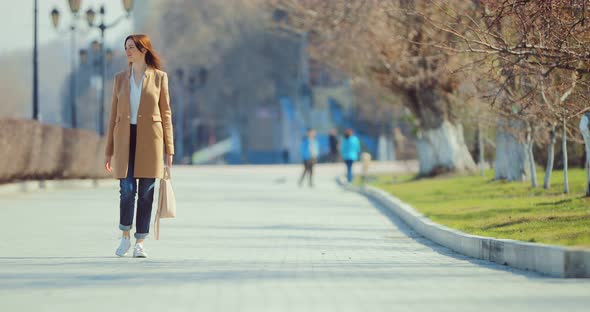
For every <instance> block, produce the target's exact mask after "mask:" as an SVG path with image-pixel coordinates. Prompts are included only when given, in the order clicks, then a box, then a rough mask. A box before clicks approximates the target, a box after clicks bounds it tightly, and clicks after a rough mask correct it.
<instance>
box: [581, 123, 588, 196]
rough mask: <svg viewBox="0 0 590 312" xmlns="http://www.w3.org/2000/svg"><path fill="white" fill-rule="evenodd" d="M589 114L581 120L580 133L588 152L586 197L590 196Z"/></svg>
mask: <svg viewBox="0 0 590 312" xmlns="http://www.w3.org/2000/svg"><path fill="white" fill-rule="evenodd" d="M588 117H589V116H588V113H586V114H584V115H583V116H582V119H580V133H582V137H583V138H584V146H585V149H584V151H585V152H586V164H585V166H584V168H586V196H590V119H589V118H588Z"/></svg>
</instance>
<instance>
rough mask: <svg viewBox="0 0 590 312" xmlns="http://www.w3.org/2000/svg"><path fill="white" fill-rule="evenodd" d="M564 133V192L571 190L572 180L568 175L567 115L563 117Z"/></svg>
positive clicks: (562, 143)
mask: <svg viewBox="0 0 590 312" xmlns="http://www.w3.org/2000/svg"><path fill="white" fill-rule="evenodd" d="M562 127H563V134H562V137H561V150H562V151H563V192H564V193H566V194H567V193H569V192H570V181H569V178H568V176H567V124H566V120H565V117H564V118H563V125H562Z"/></svg>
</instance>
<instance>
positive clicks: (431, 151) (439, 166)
mask: <svg viewBox="0 0 590 312" xmlns="http://www.w3.org/2000/svg"><path fill="white" fill-rule="evenodd" d="M407 96H408V101H406V102H405V103H404V104H405V105H406V107H408V108H409V109H410V110H411V111H412V113H413V114H414V116H416V117H417V118H418V120H419V123H420V129H421V131H420V133H419V134H418V138H417V142H416V149H417V153H418V161H419V162H420V172H419V174H420V175H423V176H428V175H435V174H439V173H442V172H449V171H475V169H476V166H475V162H474V161H473V158H472V157H471V154H470V153H469V150H468V149H467V145H466V144H465V139H464V137H463V126H462V125H461V124H460V123H458V122H456V121H455V119H454V117H453V114H452V111H451V109H452V107H453V105H452V103H451V102H450V99H449V96H448V94H447V93H446V92H445V91H443V90H441V89H438V88H429V89H418V90H411V91H408V93H407Z"/></svg>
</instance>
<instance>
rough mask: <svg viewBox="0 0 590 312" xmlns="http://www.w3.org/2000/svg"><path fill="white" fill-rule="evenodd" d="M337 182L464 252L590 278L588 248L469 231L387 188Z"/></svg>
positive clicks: (555, 273)
mask: <svg viewBox="0 0 590 312" xmlns="http://www.w3.org/2000/svg"><path fill="white" fill-rule="evenodd" d="M337 182H338V184H340V185H341V186H342V187H343V188H344V189H347V190H350V191H354V192H357V193H360V194H362V195H365V196H367V197H370V198H372V199H374V200H376V201H378V202H379V203H381V204H382V205H383V206H384V207H386V208H387V209H388V210H390V211H391V212H393V213H394V214H395V215H397V216H398V217H399V218H400V219H402V220H403V221H404V222H405V223H406V224H407V225H408V226H410V227H411V228H412V229H413V230H414V231H416V232H417V233H418V234H420V235H422V236H424V237H425V238H427V239H429V240H431V241H433V242H435V243H437V244H439V245H442V246H444V247H447V248H449V249H452V250H454V251H455V252H458V253H460V254H463V255H466V256H469V257H472V258H477V259H482V260H487V261H491V262H495V263H499V264H502V265H507V266H510V267H514V268H517V269H521V270H529V271H535V272H539V273H542V274H546V275H549V276H553V277H561V278H589V277H590V250H588V249H583V248H572V247H561V246H553V245H546V244H536V243H527V242H522V241H516V240H510V239H498V238H492V237H485V236H477V235H471V234H467V233H464V232H461V231H458V230H454V229H451V228H448V227H446V226H444V225H440V224H437V223H435V222H433V221H432V220H430V219H428V218H427V217H425V216H424V215H423V214H421V213H420V212H418V211H417V210H415V209H414V208H413V207H411V206H410V205H408V204H406V203H404V202H402V201H401V200H400V199H398V198H396V197H394V196H392V195H391V194H389V193H387V192H385V191H383V190H380V189H377V188H375V187H372V186H362V187H358V186H354V185H350V184H348V183H345V182H343V181H342V180H340V179H337Z"/></svg>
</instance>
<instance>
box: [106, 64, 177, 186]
mask: <svg viewBox="0 0 590 312" xmlns="http://www.w3.org/2000/svg"><path fill="white" fill-rule="evenodd" d="M130 75H131V71H130V70H126V71H123V72H120V73H118V74H117V75H115V82H114V87H113V101H112V107H111V115H110V119H109V128H108V133H107V145H106V148H105V155H106V156H107V157H108V156H112V160H111V166H112V168H113V177H114V178H116V179H124V178H125V177H127V167H128V163H129V140H130V138H129V136H130V127H129V121H130V118H131V112H130V111H131V108H130V97H129V96H130V94H129V90H130V89H129V88H130V79H129V78H130ZM164 149H165V151H166V154H169V155H173V154H174V139H173V131H172V112H171V110H170V96H169V94H168V76H167V75H166V73H165V72H163V71H161V70H157V69H154V68H151V67H148V69H147V70H146V71H145V77H144V78H143V89H142V91H141V97H140V100H139V111H138V113H137V143H136V150H135V168H134V177H135V178H162V177H163V175H164Z"/></svg>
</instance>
